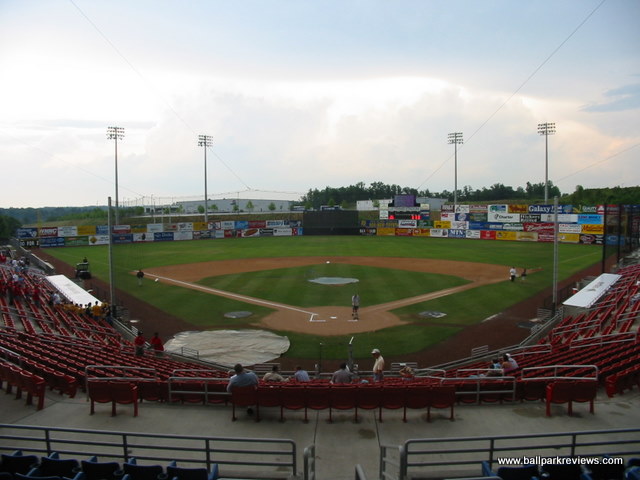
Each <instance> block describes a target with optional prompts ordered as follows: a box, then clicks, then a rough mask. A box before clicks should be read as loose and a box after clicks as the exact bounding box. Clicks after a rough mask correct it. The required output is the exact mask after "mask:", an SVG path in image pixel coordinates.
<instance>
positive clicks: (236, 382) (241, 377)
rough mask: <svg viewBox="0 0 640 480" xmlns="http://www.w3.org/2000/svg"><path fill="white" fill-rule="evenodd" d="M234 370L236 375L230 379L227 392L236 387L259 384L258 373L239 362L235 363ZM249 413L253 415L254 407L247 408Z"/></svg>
mask: <svg viewBox="0 0 640 480" xmlns="http://www.w3.org/2000/svg"><path fill="white" fill-rule="evenodd" d="M233 371H234V372H235V375H233V376H232V377H231V378H230V379H229V383H228V384H227V392H229V393H231V391H232V390H233V389H234V388H235V387H251V386H254V387H256V386H257V385H258V377H257V376H256V374H255V373H253V372H250V371H249V370H245V369H244V367H243V366H242V365H240V364H239V363H236V364H235V365H234V367H233ZM247 414H249V415H253V409H252V408H251V407H249V408H247Z"/></svg>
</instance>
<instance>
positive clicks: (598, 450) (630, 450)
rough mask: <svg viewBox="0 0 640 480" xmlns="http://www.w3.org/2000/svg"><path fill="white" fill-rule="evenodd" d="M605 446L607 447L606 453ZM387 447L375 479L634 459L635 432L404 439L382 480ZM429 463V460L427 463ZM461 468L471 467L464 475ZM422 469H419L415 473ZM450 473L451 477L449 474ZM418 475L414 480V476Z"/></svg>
mask: <svg viewBox="0 0 640 480" xmlns="http://www.w3.org/2000/svg"><path fill="white" fill-rule="evenodd" d="M605 447H606V448H605ZM389 448H391V447H389V446H384V445H381V446H380V459H381V460H380V478H388V479H390V480H391V479H392V480H405V479H407V478H409V476H408V472H409V470H410V469H415V470H416V472H415V473H416V474H418V473H419V472H420V471H422V472H426V471H428V472H429V474H430V475H437V476H456V475H457V476H463V475H465V472H469V473H467V475H469V474H473V473H475V472H477V471H478V469H479V468H480V464H481V462H482V461H488V462H489V463H490V464H492V463H493V462H495V461H496V460H497V458H498V457H522V456H523V455H524V456H527V457H534V456H553V457H555V456H571V457H574V456H577V455H583V456H587V455H588V456H599V455H602V454H604V453H606V454H607V455H610V456H621V455H628V456H637V452H638V450H639V449H640V428H625V429H612V430H590V431H582V432H563V433H541V434H530V435H526V434H520V435H500V436H492V437H488V436H482V437H447V438H424V439H410V440H407V441H406V442H405V443H404V444H403V445H402V446H401V447H400V455H401V460H400V462H399V464H398V467H399V468H398V470H397V475H396V476H391V475H383V473H384V472H387V471H388V470H389V467H390V466H396V465H397V462H393V463H391V462H384V461H383V459H385V458H386V457H385V455H386V451H387V450H388V449H389ZM431 459H432V460H431ZM466 466H471V467H470V468H469V469H466V470H465V467H466ZM420 469H422V470H420ZM452 472H455V474H453V475H452ZM418 476H419V475H418Z"/></svg>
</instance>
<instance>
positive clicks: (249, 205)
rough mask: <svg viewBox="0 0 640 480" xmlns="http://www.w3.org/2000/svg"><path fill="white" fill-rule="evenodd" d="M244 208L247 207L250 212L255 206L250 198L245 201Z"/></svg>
mask: <svg viewBox="0 0 640 480" xmlns="http://www.w3.org/2000/svg"><path fill="white" fill-rule="evenodd" d="M244 208H246V209H247V210H248V211H250V212H253V209H254V208H255V207H254V206H253V202H252V201H251V200H249V201H248V202H247V205H245V207H244Z"/></svg>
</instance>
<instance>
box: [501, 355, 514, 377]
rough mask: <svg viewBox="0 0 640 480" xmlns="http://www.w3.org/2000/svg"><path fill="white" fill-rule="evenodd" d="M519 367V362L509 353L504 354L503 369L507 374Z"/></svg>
mask: <svg viewBox="0 0 640 480" xmlns="http://www.w3.org/2000/svg"><path fill="white" fill-rule="evenodd" d="M517 369H518V362H516V361H515V359H514V358H513V357H512V356H511V355H510V354H508V353H505V354H504V355H503V356H502V371H503V372H504V374H505V375H507V374H508V373H510V372H513V371H515V370H517Z"/></svg>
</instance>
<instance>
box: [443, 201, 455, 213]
mask: <svg viewBox="0 0 640 480" xmlns="http://www.w3.org/2000/svg"><path fill="white" fill-rule="evenodd" d="M454 208H455V205H453V204H452V203H447V204H445V205H442V206H441V207H440V211H441V212H450V213H455V212H454V211H453V210H454Z"/></svg>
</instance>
